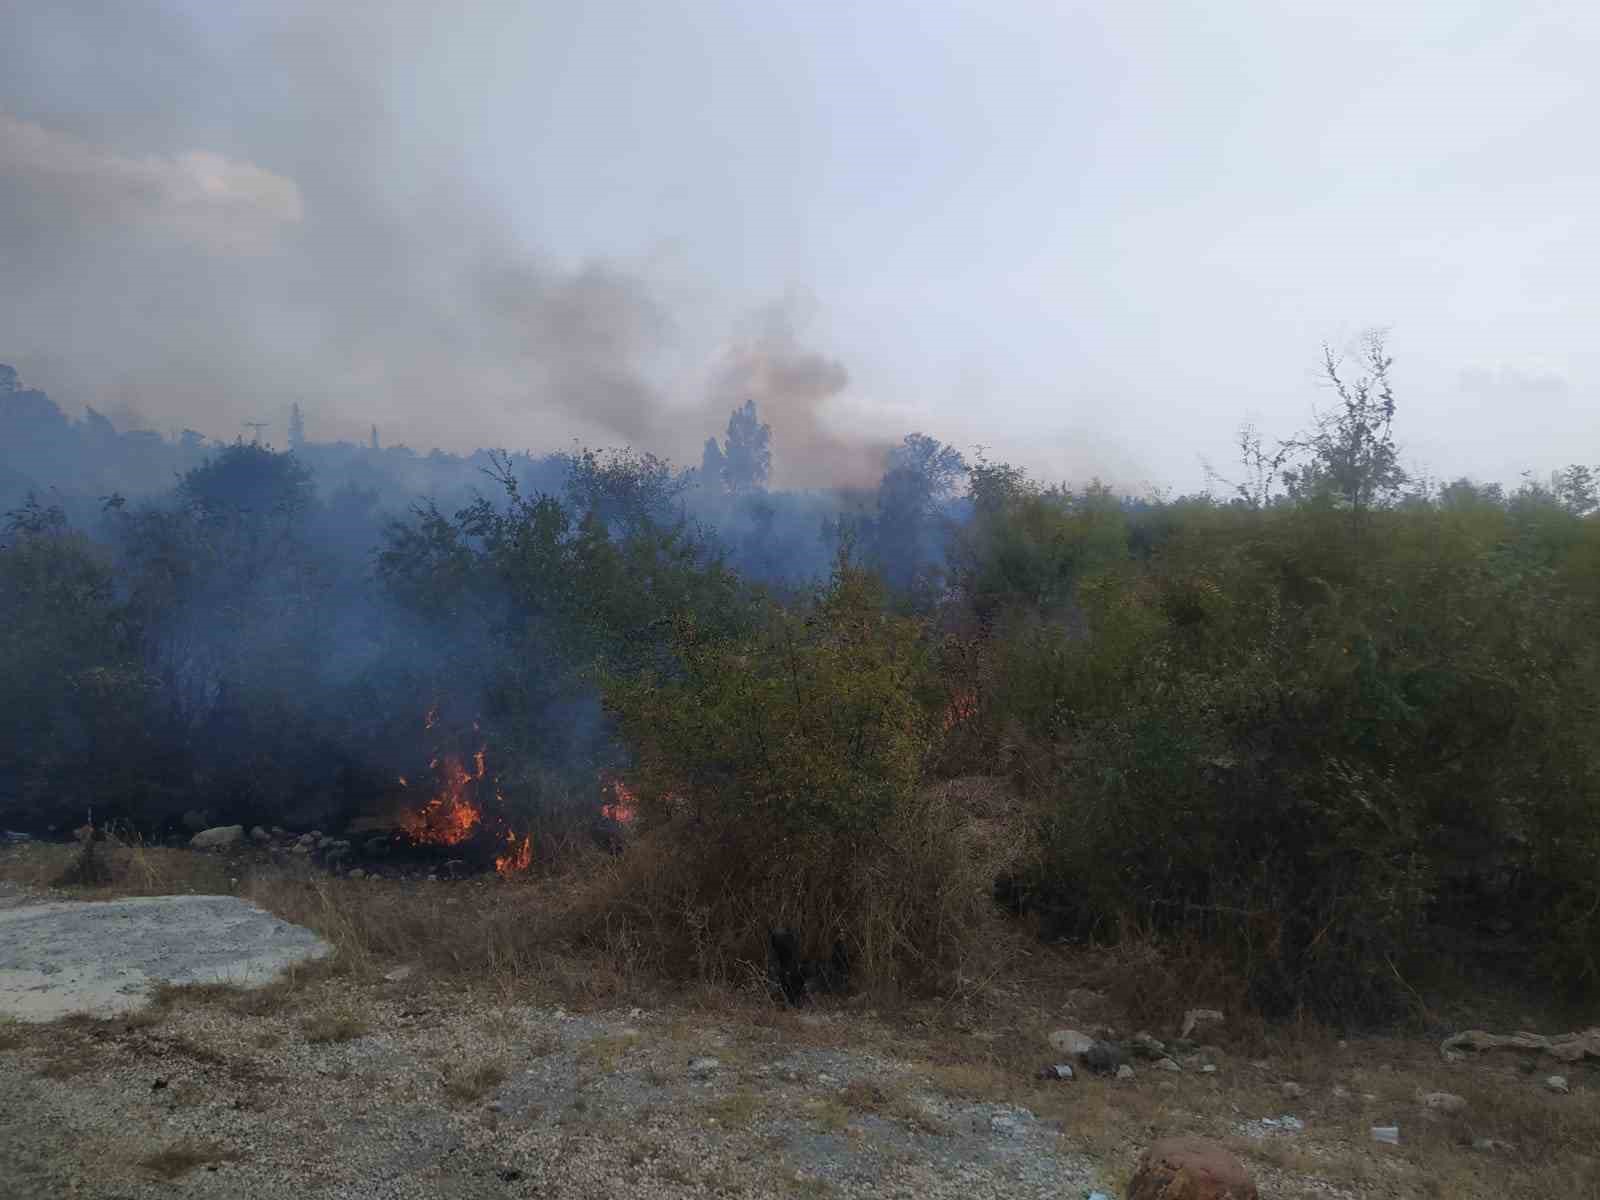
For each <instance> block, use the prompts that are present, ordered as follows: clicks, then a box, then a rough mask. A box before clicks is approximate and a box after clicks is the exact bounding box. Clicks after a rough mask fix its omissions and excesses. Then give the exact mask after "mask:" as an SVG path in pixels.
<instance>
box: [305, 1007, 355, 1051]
mask: <svg viewBox="0 0 1600 1200" xmlns="http://www.w3.org/2000/svg"><path fill="white" fill-rule="evenodd" d="M300 1029H301V1032H303V1033H304V1034H305V1038H306V1041H308V1042H313V1043H317V1044H321V1043H325V1042H353V1041H355V1040H356V1039H357V1038H358V1037H361V1036H363V1035H364V1034H365V1033H366V1032H367V1029H368V1025H367V1019H366V1018H365V1017H363V1016H362V1015H361V1014H360V1013H358V1012H355V1011H354V1010H353V1009H348V1008H338V1009H326V1010H324V1011H323V1012H319V1013H316V1014H315V1015H313V1016H310V1017H307V1018H306V1019H305V1020H304V1021H302V1022H301V1024H300Z"/></svg>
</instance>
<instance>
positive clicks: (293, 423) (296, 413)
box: [289, 404, 306, 451]
mask: <svg viewBox="0 0 1600 1200" xmlns="http://www.w3.org/2000/svg"><path fill="white" fill-rule="evenodd" d="M305 444H306V418H305V414H304V413H302V412H301V411H300V405H299V404H291V405H290V406H289V449H291V450H296V451H298V450H300V449H301V448H302V447H304V446H305Z"/></svg>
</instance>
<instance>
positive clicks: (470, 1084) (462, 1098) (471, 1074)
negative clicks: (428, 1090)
mask: <svg viewBox="0 0 1600 1200" xmlns="http://www.w3.org/2000/svg"><path fill="white" fill-rule="evenodd" d="M506 1079H507V1073H506V1069H505V1067H503V1066H502V1065H501V1064H499V1063H497V1062H488V1061H485V1062H480V1063H478V1064H476V1065H475V1066H472V1067H465V1068H462V1069H461V1070H449V1071H446V1072H445V1076H444V1094H445V1095H446V1096H448V1097H450V1099H452V1100H454V1101H456V1102H457V1103H461V1104H466V1103H469V1102H471V1101H473V1100H478V1099H480V1098H482V1097H483V1096H485V1095H486V1094H488V1093H489V1092H492V1091H493V1090H494V1089H495V1088H497V1087H499V1086H500V1085H501V1084H502V1083H504V1082H505V1081H506Z"/></svg>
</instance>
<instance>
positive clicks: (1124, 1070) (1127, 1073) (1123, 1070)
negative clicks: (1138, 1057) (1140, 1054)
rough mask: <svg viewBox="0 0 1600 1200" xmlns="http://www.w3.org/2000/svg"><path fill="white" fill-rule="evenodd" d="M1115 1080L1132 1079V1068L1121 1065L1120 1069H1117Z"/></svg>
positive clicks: (1125, 1064)
mask: <svg viewBox="0 0 1600 1200" xmlns="http://www.w3.org/2000/svg"><path fill="white" fill-rule="evenodd" d="M1117 1078H1118V1079H1132V1078H1133V1068H1132V1067H1130V1066H1129V1065H1128V1064H1127V1063H1123V1064H1122V1065H1121V1066H1120V1067H1118V1068H1117Z"/></svg>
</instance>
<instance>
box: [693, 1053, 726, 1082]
mask: <svg viewBox="0 0 1600 1200" xmlns="http://www.w3.org/2000/svg"><path fill="white" fill-rule="evenodd" d="M721 1066H722V1064H721V1063H720V1062H718V1061H717V1060H716V1059H714V1058H691V1059H690V1060H689V1074H690V1075H692V1076H694V1077H695V1078H696V1079H705V1078H706V1077H708V1076H710V1075H715V1074H716V1073H717V1071H718V1069H719V1068H720V1067H721Z"/></svg>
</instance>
